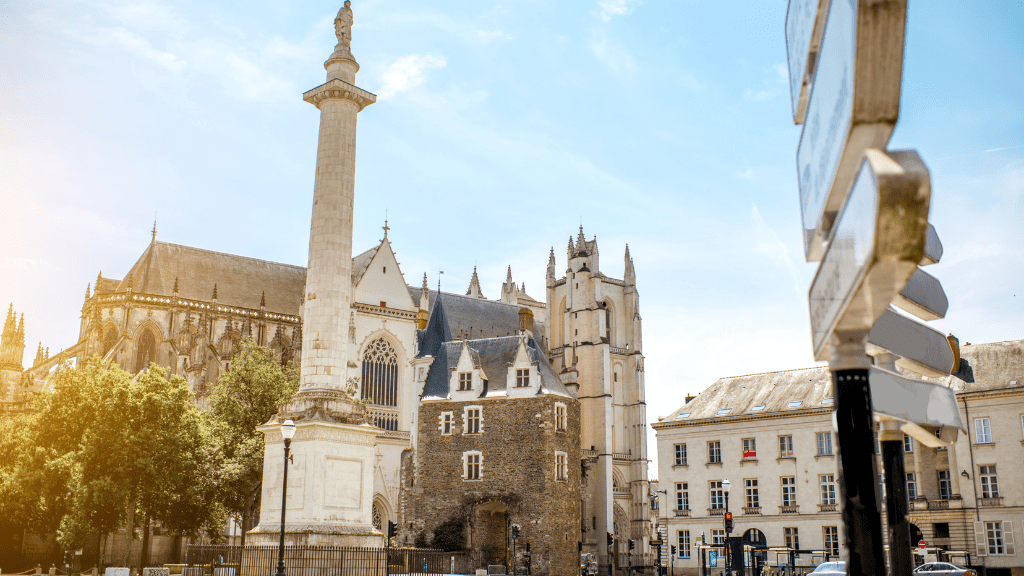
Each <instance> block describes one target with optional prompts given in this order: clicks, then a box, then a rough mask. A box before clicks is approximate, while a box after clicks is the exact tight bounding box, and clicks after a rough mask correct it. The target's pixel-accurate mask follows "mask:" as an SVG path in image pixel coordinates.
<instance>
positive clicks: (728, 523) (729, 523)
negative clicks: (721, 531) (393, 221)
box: [725, 512, 732, 534]
mask: <svg viewBox="0 0 1024 576" xmlns="http://www.w3.org/2000/svg"><path fill="white" fill-rule="evenodd" d="M730 532H732V512H726V513H725V533H726V534H728V533H730Z"/></svg>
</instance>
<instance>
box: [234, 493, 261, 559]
mask: <svg viewBox="0 0 1024 576" xmlns="http://www.w3.org/2000/svg"><path fill="white" fill-rule="evenodd" d="M262 488H263V482H262V481H260V482H257V483H256V484H255V485H254V486H253V488H252V491H251V492H249V499H248V500H247V501H246V503H245V506H243V507H242V537H241V538H239V544H240V545H241V546H242V548H243V549H244V548H245V533H246V532H248V531H249V528H250V525H251V524H252V523H253V521H252V520H253V519H252V509H253V506H254V504H255V502H256V501H257V498H259V497H260V492H262V491H263V490H262Z"/></svg>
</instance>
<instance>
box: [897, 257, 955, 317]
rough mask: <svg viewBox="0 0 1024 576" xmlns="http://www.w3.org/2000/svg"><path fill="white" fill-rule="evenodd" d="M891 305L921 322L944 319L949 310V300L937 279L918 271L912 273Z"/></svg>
mask: <svg viewBox="0 0 1024 576" xmlns="http://www.w3.org/2000/svg"><path fill="white" fill-rule="evenodd" d="M892 303H893V305H894V306H896V307H897V308H900V309H902V310H905V311H907V312H910V313H911V314H913V315H914V316H917V317H918V318H920V319H922V320H938V319H939V318H945V317H946V311H947V310H949V300H947V299H946V292H945V291H944V290H943V289H942V284H941V283H940V282H939V280H938V278H936V277H934V276H932V275H931V274H929V273H927V272H925V271H924V270H920V269H918V270H916V271H915V272H914V275H913V276H911V277H910V280H909V281H908V282H907V285H906V286H904V287H903V290H900V291H899V293H898V294H896V299H895V300H893V302H892Z"/></svg>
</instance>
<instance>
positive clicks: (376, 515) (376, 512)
mask: <svg viewBox="0 0 1024 576" xmlns="http://www.w3.org/2000/svg"><path fill="white" fill-rule="evenodd" d="M370 519H371V521H372V522H373V527H374V528H376V529H377V530H380V529H381V521H380V509H379V508H377V503H376V502H374V503H373V509H372V511H371V512H370Z"/></svg>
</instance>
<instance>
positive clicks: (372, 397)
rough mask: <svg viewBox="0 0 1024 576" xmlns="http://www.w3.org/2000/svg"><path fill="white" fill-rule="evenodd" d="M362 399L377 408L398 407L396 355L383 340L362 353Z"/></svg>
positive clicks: (379, 339)
mask: <svg viewBox="0 0 1024 576" xmlns="http://www.w3.org/2000/svg"><path fill="white" fill-rule="evenodd" d="M361 384H362V390H363V391H362V397H363V399H364V400H369V401H370V403H371V404H376V405H378V406H398V354H396V353H395V349H394V347H392V346H391V344H390V343H389V342H388V341H387V340H385V339H384V338H377V339H376V340H374V341H373V342H370V345H369V346H367V347H366V351H365V352H363V377H362V383H361Z"/></svg>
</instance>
